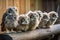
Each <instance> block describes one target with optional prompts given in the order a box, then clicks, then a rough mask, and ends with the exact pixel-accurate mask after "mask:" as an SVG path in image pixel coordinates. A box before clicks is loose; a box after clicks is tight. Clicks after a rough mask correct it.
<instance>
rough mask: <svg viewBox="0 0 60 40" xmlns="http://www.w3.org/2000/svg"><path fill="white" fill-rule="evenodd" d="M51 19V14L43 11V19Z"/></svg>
mask: <svg viewBox="0 0 60 40" xmlns="http://www.w3.org/2000/svg"><path fill="white" fill-rule="evenodd" d="M49 19H50V17H49V15H48V14H47V13H46V12H44V13H43V20H44V21H49Z"/></svg>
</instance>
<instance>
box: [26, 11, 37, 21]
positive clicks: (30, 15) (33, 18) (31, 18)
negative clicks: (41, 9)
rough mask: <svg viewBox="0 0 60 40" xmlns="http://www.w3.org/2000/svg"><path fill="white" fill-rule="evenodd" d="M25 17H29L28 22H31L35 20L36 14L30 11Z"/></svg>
mask: <svg viewBox="0 0 60 40" xmlns="http://www.w3.org/2000/svg"><path fill="white" fill-rule="evenodd" d="M27 16H29V17H30V20H31V21H35V20H36V18H37V17H36V12H32V11H29V12H28V13H27Z"/></svg>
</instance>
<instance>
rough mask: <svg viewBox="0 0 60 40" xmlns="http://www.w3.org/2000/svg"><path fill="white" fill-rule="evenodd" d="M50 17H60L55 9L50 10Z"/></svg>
mask: <svg viewBox="0 0 60 40" xmlns="http://www.w3.org/2000/svg"><path fill="white" fill-rule="evenodd" d="M49 16H50V19H57V18H58V13H56V12H55V11H51V12H49Z"/></svg>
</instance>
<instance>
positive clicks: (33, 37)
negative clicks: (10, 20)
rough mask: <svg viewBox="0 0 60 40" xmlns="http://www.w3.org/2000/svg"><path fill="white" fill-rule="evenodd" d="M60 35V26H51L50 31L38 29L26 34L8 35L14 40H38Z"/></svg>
mask: <svg viewBox="0 0 60 40" xmlns="http://www.w3.org/2000/svg"><path fill="white" fill-rule="evenodd" d="M59 33H60V24H57V25H53V26H51V28H50V29H37V30H33V31H29V32H24V33H10V34H8V35H9V36H10V37H11V38H12V39H13V40H38V39H43V38H46V37H49V36H51V35H53V34H54V35H56V34H59Z"/></svg>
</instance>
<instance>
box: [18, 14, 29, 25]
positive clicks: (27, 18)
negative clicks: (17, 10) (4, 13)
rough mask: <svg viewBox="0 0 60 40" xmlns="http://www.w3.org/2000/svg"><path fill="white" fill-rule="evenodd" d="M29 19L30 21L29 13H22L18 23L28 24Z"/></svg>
mask: <svg viewBox="0 0 60 40" xmlns="http://www.w3.org/2000/svg"><path fill="white" fill-rule="evenodd" d="M29 21H30V19H29V17H28V16H27V15H25V14H22V15H20V16H19V19H18V23H19V24H20V25H28V24H29Z"/></svg>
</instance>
